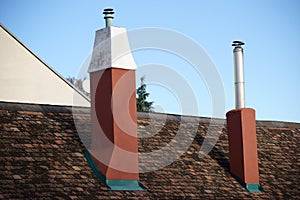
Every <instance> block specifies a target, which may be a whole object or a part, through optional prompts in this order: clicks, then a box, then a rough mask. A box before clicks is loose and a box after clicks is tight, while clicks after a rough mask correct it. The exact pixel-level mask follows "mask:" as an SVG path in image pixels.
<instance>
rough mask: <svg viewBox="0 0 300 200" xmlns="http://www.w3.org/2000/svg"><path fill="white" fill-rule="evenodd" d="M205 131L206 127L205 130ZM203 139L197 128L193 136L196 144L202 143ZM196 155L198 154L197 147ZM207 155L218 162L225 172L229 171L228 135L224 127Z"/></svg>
mask: <svg viewBox="0 0 300 200" xmlns="http://www.w3.org/2000/svg"><path fill="white" fill-rule="evenodd" d="M206 131H207V129H206V130H205V132H206ZM204 139H205V136H204V134H203V133H201V131H199V130H198V133H197V135H196V137H195V142H196V143H197V144H200V145H203V141H204ZM197 155H198V156H199V149H198V154H197ZM208 156H210V157H211V158H212V159H213V160H215V161H216V162H217V163H218V164H219V166H221V167H222V168H223V169H224V170H225V171H226V172H228V173H230V170H229V149H228V137H227V130H226V128H222V133H221V134H220V137H219V139H218V141H217V143H216V144H215V146H214V147H213V148H212V150H211V151H210V152H209V153H208Z"/></svg>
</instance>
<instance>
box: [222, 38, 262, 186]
mask: <svg viewBox="0 0 300 200" xmlns="http://www.w3.org/2000/svg"><path fill="white" fill-rule="evenodd" d="M242 45H244V43H243V42H240V41H234V42H233V44H232V46H234V47H235V48H234V50H233V53H234V67H235V68H234V71H235V76H234V77H235V99H236V101H235V104H236V109H234V110H231V111H229V112H227V114H226V118H227V131H228V139H229V160H230V172H231V173H232V175H233V176H234V177H235V178H236V179H237V180H238V181H239V182H240V183H241V184H242V185H243V186H244V187H246V189H247V190H248V191H249V192H259V191H260V190H259V175H258V155H257V143H256V121H255V110H254V109H252V108H245V98H244V61H243V48H242Z"/></svg>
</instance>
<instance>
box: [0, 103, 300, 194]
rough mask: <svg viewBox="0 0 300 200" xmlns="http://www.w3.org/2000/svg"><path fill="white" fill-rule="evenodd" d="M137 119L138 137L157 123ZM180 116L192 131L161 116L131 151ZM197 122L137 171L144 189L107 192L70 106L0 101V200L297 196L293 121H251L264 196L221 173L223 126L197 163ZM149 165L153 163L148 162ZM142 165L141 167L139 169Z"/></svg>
mask: <svg viewBox="0 0 300 200" xmlns="http://www.w3.org/2000/svg"><path fill="white" fill-rule="evenodd" d="M138 116H139V117H138V123H139V129H138V130H139V133H142V132H145V131H146V132H147V131H148V129H146V128H145V127H146V126H147V125H149V124H151V125H153V126H158V127H159V126H161V120H160V117H161V116H162V115H161V114H153V115H152V118H151V120H150V119H148V115H147V114H145V113H139V114H138ZM77 117H80V119H81V123H82V124H84V125H89V123H90V122H89V120H90V116H89V110H88V109H82V108H81V109H78V114H77ZM183 118H184V120H182V119H183ZM180 119H181V120H182V121H184V122H185V127H186V128H187V129H189V127H195V126H198V124H195V120H194V118H193V117H180V116H172V115H168V116H167V121H166V123H164V124H163V127H162V129H161V130H160V132H159V134H156V135H155V136H153V137H151V138H143V139H140V140H139V151H140V152H147V151H153V150H155V149H158V148H160V147H162V146H164V145H165V144H166V143H168V142H169V141H170V140H171V139H172V138H174V136H175V134H176V131H177V130H178V126H179V124H180ZM198 119H200V123H199V127H198V131H197V135H196V137H195V139H194V141H193V143H192V145H191V146H190V147H189V149H188V150H187V151H186V152H185V153H184V154H183V155H182V156H181V157H180V158H179V159H177V160H176V161H175V162H173V163H172V164H170V165H168V166H167V167H165V168H163V169H160V170H157V171H153V172H147V173H142V174H140V179H141V182H142V184H143V185H144V186H146V187H147V190H146V191H138V192H132V191H123V192H122V191H109V190H108V189H107V188H106V187H105V186H104V185H103V184H102V183H101V182H100V181H99V180H98V179H97V178H96V177H95V175H94V174H93V173H92V172H91V170H90V168H89V166H88V164H87V161H86V159H85V157H84V155H83V150H84V149H85V147H84V146H83V145H82V143H81V141H80V139H79V136H78V134H77V132H76V128H75V125H74V121H73V117H72V112H71V108H70V107H63V106H42V105H27V104H15V103H3V102H2V103H0V199H9V198H17V199H23V198H45V199H52V198H53V197H55V198H58V199H60V198H61V199H87V198H91V199H95V198H98V199H108V198H116V199H124V198H136V199H137V198H143V199H158V198H159V199H164V198H173V199H174V198H178V199H182V198H188V199H189V198H192V199H199V198H224V197H225V198H239V199H240V198H250V199H257V198H265V199H269V198H274V197H278V198H282V199H283V198H288V199H289V198H297V197H299V196H300V192H299V190H298V185H299V164H300V162H299V148H298V147H299V141H300V140H299V139H300V138H299V133H300V124H296V123H285V122H261V121H259V122H258V123H257V125H258V127H257V139H258V149H259V169H260V184H261V185H262V188H263V190H264V192H263V193H247V192H246V191H245V189H244V188H243V187H242V186H241V185H240V184H239V183H238V182H237V181H236V180H235V179H234V178H232V176H231V175H230V173H229V163H228V142H227V134H226V129H225V128H224V127H220V128H221V130H222V131H221V132H220V138H219V140H218V142H217V144H216V145H215V147H214V148H213V150H212V151H211V152H210V153H209V155H206V156H205V157H204V158H201V159H200V158H199V156H198V151H199V149H200V147H201V144H202V142H203V139H204V137H205V134H206V131H207V128H208V126H209V125H208V123H207V121H209V120H208V119H205V118H198ZM218 126H221V125H215V128H216V130H217V128H218ZM86 127H89V126H86ZM86 131H87V132H89V130H86ZM191 131H192V130H191ZM187 133H188V132H187ZM149 134H150V133H149ZM182 142H184V141H182ZM151 162H152V163H155V160H151ZM144 164H145V163H141V165H142V166H141V167H143V165H144Z"/></svg>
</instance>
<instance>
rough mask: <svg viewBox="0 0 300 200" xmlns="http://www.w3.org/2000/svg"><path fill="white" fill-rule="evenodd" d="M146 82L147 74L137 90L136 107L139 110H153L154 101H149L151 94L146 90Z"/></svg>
mask: <svg viewBox="0 0 300 200" xmlns="http://www.w3.org/2000/svg"><path fill="white" fill-rule="evenodd" d="M146 87H147V86H146V84H145V76H143V77H142V78H141V84H140V87H138V89H137V90H136V93H137V98H136V108H137V111H139V112H151V111H152V109H153V107H152V104H153V101H151V102H149V101H147V97H148V96H149V95H150V94H149V93H148V92H147V91H146Z"/></svg>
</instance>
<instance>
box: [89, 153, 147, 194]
mask: <svg viewBox="0 0 300 200" xmlns="http://www.w3.org/2000/svg"><path fill="white" fill-rule="evenodd" d="M83 154H84V156H85V157H86V159H87V162H88V164H89V165H90V167H91V169H92V171H93V173H94V174H95V175H96V176H97V178H99V179H100V180H101V181H102V182H103V183H104V184H105V185H106V186H107V187H108V188H109V189H110V190H146V188H145V187H144V186H143V185H142V184H141V183H140V182H139V181H138V180H107V179H106V177H105V176H104V175H103V174H102V173H101V172H100V171H99V169H98V167H97V165H96V163H95V162H94V160H93V158H92V156H91V154H90V153H89V152H88V150H84V151H83Z"/></svg>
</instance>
